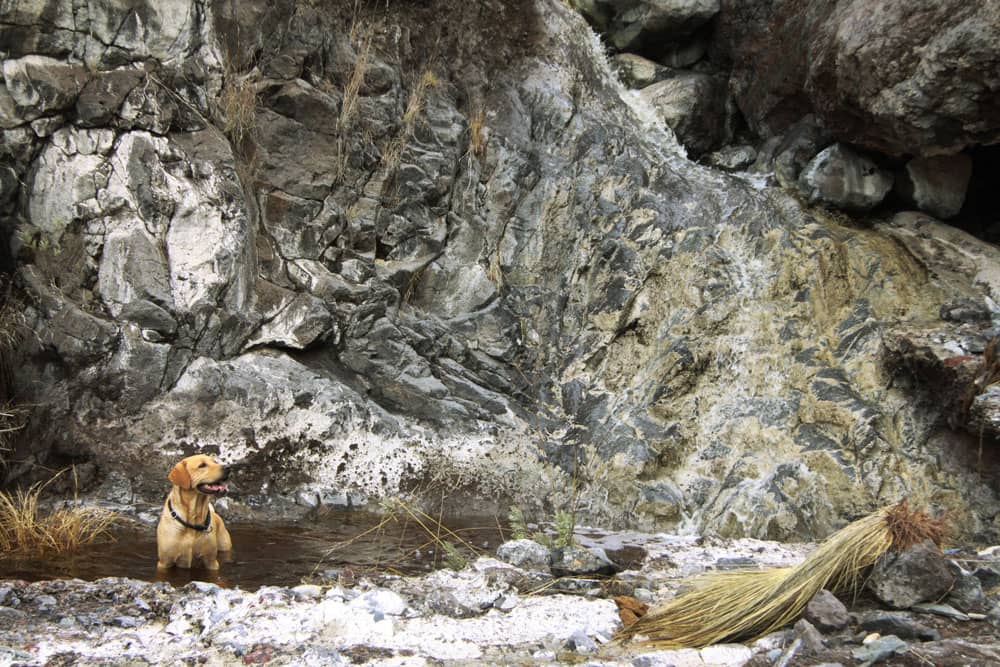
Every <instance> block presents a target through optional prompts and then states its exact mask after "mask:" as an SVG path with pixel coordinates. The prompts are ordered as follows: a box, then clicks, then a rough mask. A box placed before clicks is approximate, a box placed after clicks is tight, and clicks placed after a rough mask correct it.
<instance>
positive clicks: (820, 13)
mask: <svg viewBox="0 0 1000 667" xmlns="http://www.w3.org/2000/svg"><path fill="white" fill-rule="evenodd" d="M998 26H1000V6H998V5H997V3H995V2H972V3H970V2H964V0H940V1H935V2H921V3H912V2H908V1H907V0H887V1H886V2H880V3H878V5H877V7H873V6H872V4H871V3H869V2H864V1H863V0H837V1H836V2H828V1H827V0H815V1H810V2H805V3H802V2H798V1H797V0H779V1H777V2H770V1H768V2H761V1H760V0H735V1H734V2H727V3H724V7H723V9H722V11H721V13H720V15H719V19H718V30H717V33H716V37H717V40H718V42H719V45H718V49H719V51H720V52H722V53H725V54H726V57H727V58H728V59H730V60H731V61H732V65H733V75H732V86H733V90H734V94H735V97H736V100H737V103H738V105H739V107H740V109H741V111H742V112H743V114H744V116H745V117H746V119H747V122H748V123H749V124H750V126H751V127H752V128H753V129H754V130H755V131H756V132H757V133H758V134H760V135H761V136H765V137H766V136H770V135H773V134H780V133H783V132H784V131H785V129H787V128H788V127H789V126H790V125H791V124H792V123H794V122H795V121H797V120H798V119H799V118H801V117H802V116H804V115H806V114H808V113H815V114H816V115H817V116H818V117H819V118H820V119H821V120H822V123H823V125H824V126H825V127H827V128H828V129H829V130H830V131H831V132H833V133H834V134H835V135H836V137H837V139H839V140H841V141H847V142H851V143H855V144H859V145H863V146H866V147H867V148H870V149H874V150H877V151H880V152H882V153H887V154H890V155H940V154H953V153H957V152H959V151H961V150H962V149H964V148H966V147H968V146H973V145H979V144H993V143H996V142H997V141H1000V96H998V95H997V91H998V90H1000V75H998V74H997V72H1000V47H998V46H997V39H996V35H997V29H998Z"/></svg>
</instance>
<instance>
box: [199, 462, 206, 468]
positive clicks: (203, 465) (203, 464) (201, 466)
mask: <svg viewBox="0 0 1000 667" xmlns="http://www.w3.org/2000/svg"><path fill="white" fill-rule="evenodd" d="M207 465H208V464H207V463H204V462H202V464H201V465H200V466H198V467H199V468H204V467H205V466H207Z"/></svg>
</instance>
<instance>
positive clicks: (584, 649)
mask: <svg viewBox="0 0 1000 667" xmlns="http://www.w3.org/2000/svg"><path fill="white" fill-rule="evenodd" d="M565 646H566V649H567V650H569V651H574V652H576V653H583V654H590V653H596V652H597V650H598V648H599V646H598V645H597V642H595V641H594V640H593V639H592V638H591V637H590V635H588V634H587V632H586V631H585V630H574V631H573V633H572V634H571V635H570V636H569V639H567V640H566V644H565Z"/></svg>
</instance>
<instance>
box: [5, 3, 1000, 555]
mask: <svg viewBox="0 0 1000 667" xmlns="http://www.w3.org/2000/svg"><path fill="white" fill-rule="evenodd" d="M598 4H601V3H598ZM604 4H608V3H604ZM640 4H641V5H642V6H643V7H645V6H646V5H649V6H650V7H653V6H654V5H657V3H640ZM694 4H698V3H694ZM700 4H704V5H711V3H700ZM354 5H355V3H329V4H322V5H315V6H314V5H312V4H309V3H293V2H277V3H273V2H271V3H265V2H241V3H224V2H194V1H191V2H185V1H183V0H174V1H172V2H169V3H134V2H121V3H117V2H109V3H104V4H103V5H102V6H101V7H99V8H96V7H89V6H88V7H87V8H82V9H80V8H78V9H77V10H74V11H70V9H69V8H65V9H63V8H62V7H61V6H56V5H52V4H51V3H41V2H38V3H33V2H20V3H16V4H13V5H4V18H3V28H2V30H3V33H2V34H3V40H2V43H3V47H2V48H3V51H4V53H3V56H4V61H3V76H4V79H3V86H2V87H0V126H2V127H3V134H2V141H0V154H2V155H3V159H4V165H5V166H4V169H6V170H7V172H4V173H9V175H10V178H9V179H8V178H6V177H5V179H4V180H2V181H0V182H2V183H3V184H4V193H5V194H4V199H3V206H4V208H3V228H4V230H5V233H6V234H7V235H8V237H9V238H10V239H11V257H10V259H11V261H10V266H9V267H8V268H9V269H10V270H11V272H12V274H13V276H14V280H15V284H16V285H17V286H18V288H19V289H20V290H21V291H22V292H23V294H24V298H25V299H26V302H27V304H28V305H27V307H26V311H25V315H26V325H27V328H28V329H29V330H30V335H28V336H26V337H25V339H24V343H23V345H22V346H21V349H20V352H21V354H22V358H21V361H20V363H19V364H18V365H17V367H16V369H15V371H16V386H17V389H18V399H19V400H21V401H23V402H24V403H27V404H30V405H32V406H34V412H33V415H32V418H31V421H30V424H29V425H28V427H27V428H26V430H25V431H24V437H23V438H21V440H20V441H19V444H18V450H17V451H16V452H14V453H13V454H12V455H11V456H9V457H8V460H9V463H8V466H7V468H6V474H7V477H8V479H14V478H16V477H18V476H25V475H30V474H32V470H33V468H32V465H33V464H45V465H52V464H53V463H54V462H57V461H60V460H67V459H70V460H80V459H87V460H89V461H91V463H92V464H93V465H94V466H95V468H94V469H95V470H96V473H95V476H94V477H93V478H92V479H90V480H86V481H88V482H89V483H90V484H91V486H92V487H93V488H96V489H97V490H98V491H97V492H98V493H102V492H105V491H106V490H107V489H108V487H109V480H111V479H116V480H119V481H121V480H124V484H125V485H126V486H127V487H128V488H127V489H126V490H125V493H124V495H125V496H126V497H132V498H134V499H136V500H141V501H147V500H151V499H154V498H155V497H157V496H158V495H160V494H161V493H162V490H163V479H162V478H163V474H164V472H165V471H166V470H167V469H168V467H169V464H170V463H171V462H172V461H173V459H175V458H178V457H179V456H180V455H181V454H182V453H187V452H189V451H192V450H208V451H218V452H219V453H220V455H221V456H222V457H223V458H225V459H227V460H229V461H239V462H241V463H243V464H245V465H244V468H243V470H242V472H241V473H240V475H239V478H238V487H237V488H238V490H239V494H240V495H239V499H241V500H243V501H244V502H245V503H247V504H250V505H253V506H256V507H259V508H261V509H263V510H266V509H272V510H273V509H275V508H277V507H279V506H280V505H281V501H282V500H289V501H290V500H291V499H293V498H294V497H295V496H296V494H297V493H298V492H300V491H302V490H303V489H308V490H310V491H316V492H317V493H319V494H320V495H322V494H336V493H339V492H343V491H350V492H351V493H353V494H357V497H359V498H361V497H367V498H372V499H375V498H378V497H380V496H383V495H390V494H398V493H411V494H417V495H419V494H422V493H423V494H427V495H429V496H430V497H432V498H433V499H435V501H437V500H439V499H440V498H441V497H447V498H450V499H451V500H452V502H453V504H454V505H456V506H458V507H461V506H462V503H463V502H464V500H463V499H466V498H468V497H469V496H472V497H475V498H476V499H477V502H480V503H487V504H488V503H489V502H492V503H494V504H495V505H496V507H497V509H498V510H504V509H505V508H506V507H507V506H508V505H509V504H511V503H517V504H522V505H524V506H525V507H528V508H531V509H533V510H536V511H539V510H540V511H544V512H551V511H553V510H554V509H558V508H562V507H567V506H570V505H572V506H574V507H575V508H576V509H577V511H578V512H579V516H580V517H583V518H587V519H588V520H593V521H616V522H624V523H628V524H633V525H643V526H647V527H657V529H662V528H665V527H681V526H686V527H692V528H698V529H702V530H712V531H716V532H719V533H722V534H726V535H753V536H759V537H769V538H775V539H799V538H808V537H816V536H820V535H824V534H826V533H827V532H829V531H830V530H831V529H832V528H833V527H835V526H837V525H839V524H840V523H841V522H842V521H843V520H844V519H845V518H847V517H850V516H854V515H857V514H859V513H862V512H864V511H867V510H868V509H871V508H872V507H873V506H876V505H878V504H882V503H885V502H889V501H893V500H897V499H898V498H899V497H901V496H904V495H909V494H918V493H919V494H924V495H925V496H926V497H927V499H928V500H930V501H931V502H933V503H935V504H937V505H939V506H941V507H945V508H948V509H950V510H952V511H954V512H958V513H960V514H961V516H963V517H964V518H966V519H967V521H965V522H964V525H965V527H966V528H967V529H968V530H969V531H970V532H973V533H977V534H981V535H995V534H996V532H997V531H998V530H1000V524H998V523H997V522H998V512H1000V502H998V499H997V496H996V492H995V489H994V488H993V487H992V486H991V483H990V479H991V477H990V475H995V474H996V473H995V470H994V469H993V468H982V467H981V466H980V468H979V469H977V468H976V466H975V465H974V464H973V463H971V462H972V461H973V460H974V459H975V457H976V455H977V454H976V452H977V443H976V440H975V437H974V436H972V435H969V434H965V435H963V433H962V431H961V429H960V428H959V427H960V426H961V424H960V423H959V422H956V421H955V420H954V417H955V415H956V414H957V413H956V412H955V410H956V408H955V405H953V404H951V403H948V402H947V401H941V400H939V398H940V397H938V396H934V395H933V391H931V392H928V391H927V387H926V385H925V384H924V383H923V382H922V381H921V380H920V378H921V377H923V376H922V375H921V374H920V373H919V372H916V370H915V369H916V365H915V364H913V363H910V362H911V361H912V357H911V356H907V355H904V356H902V357H901V356H899V350H901V349H903V347H904V346H902V344H896V343H894V341H898V340H902V339H901V338H900V336H902V337H903V338H905V337H906V336H908V335H909V336H912V335H914V332H916V331H919V332H924V333H927V332H930V333H928V335H931V334H933V335H939V336H940V337H941V338H942V340H943V341H944V342H943V343H942V344H943V345H944V346H945V347H947V348H948V349H951V350H953V351H954V352H955V354H956V355H965V356H966V357H968V359H969V360H970V363H973V362H975V359H976V358H977V355H980V354H981V352H982V351H983V350H984V349H986V340H987V338H988V337H989V336H990V335H991V334H990V332H989V326H990V324H991V323H992V319H993V318H994V317H995V301H996V300H997V299H998V298H1000V295H998V294H997V289H998V288H1000V286H998V285H997V283H996V277H995V275H994V271H995V266H996V251H995V248H993V247H992V246H989V245H987V244H984V243H982V242H980V241H978V240H976V239H975V238H973V237H971V236H968V235H963V234H962V233H961V232H958V231H957V230H953V229H950V228H949V231H947V233H945V232H943V231H941V230H940V229H939V228H938V227H937V226H936V224H937V223H934V222H933V221H930V222H928V221H927V220H925V219H924V218H921V217H919V216H918V217H912V216H911V217H905V216H904V217H902V218H894V219H892V220H890V221H886V222H884V223H882V224H880V225H876V226H874V227H873V228H861V227H858V226H857V225H855V224H853V223H852V222H850V221H849V220H845V219H843V218H840V217H837V216H830V215H827V214H825V213H823V212H822V211H821V210H812V209H809V208H807V207H805V206H804V205H803V202H802V201H801V200H800V199H798V198H797V197H796V196H793V195H791V194H789V193H787V192H784V191H782V190H780V189H777V188H771V187H762V186H761V184H760V182H759V181H758V180H756V179H754V178H753V177H748V176H746V177H741V176H733V175H729V174H726V173H723V172H720V171H716V170H713V169H710V168H708V167H706V166H702V165H699V164H696V163H694V162H692V161H690V160H688V159H687V158H686V157H685V151H684V150H683V149H682V148H681V147H680V145H679V144H678V143H677V140H676V139H675V131H674V130H675V129H676V128H674V129H671V127H669V126H668V125H666V124H665V123H664V122H663V120H662V117H661V116H660V115H658V113H657V111H656V108H655V106H659V103H658V102H657V101H656V100H654V99H649V97H648V96H637V95H635V94H633V93H631V92H629V91H626V90H625V89H624V88H622V86H621V85H620V84H619V82H618V81H617V79H616V76H615V74H614V73H613V72H612V69H611V67H610V66H609V65H608V63H607V61H606V60H605V56H604V53H603V51H602V49H601V48H600V45H599V43H598V41H597V40H596V39H595V37H594V35H593V33H592V32H591V30H590V28H589V27H588V26H587V24H586V23H585V22H584V21H583V19H582V18H581V17H580V16H579V15H577V14H576V13H574V12H573V11H571V10H570V9H569V8H567V7H566V6H564V5H563V3H560V2H555V1H551V2H550V1H548V0H544V1H539V2H529V1H527V0H525V1H524V2H518V3H509V2H499V1H496V2H493V1H488V2H483V3H476V4H474V5H473V4H469V3H459V2H452V1H451V0H434V1H432V2H427V3H388V4H385V3H375V6H373V7H371V8H367V9H357V8H355V6H354ZM699 6H700V5H699ZM651 11H652V10H651ZM657 11H659V10H657ZM712 11H714V10H712ZM648 16H659V14H655V13H650V14H649V15H648ZM650 20H652V19H650ZM705 20H707V19H705ZM497 25H503V26H505V29H504V30H503V31H501V32H499V33H498V32H497V30H496V26H497ZM698 25H699V26H702V25H703V24H698ZM701 29H703V28H701V27H690V28H684V29H678V30H680V32H679V33H678V34H679V35H684V39H687V38H688V36H692V35H695V34H696V33H698V31H699V30H701ZM685 31H686V32H685ZM636 34H637V35H639V36H640V37H636V39H640V38H641V35H642V34H643V33H642V32H641V31H640V32H638V33H636ZM692 39H693V37H692ZM654 76H655V74H654ZM692 81H693V80H692ZM709 84H711V82H707V84H706V85H709ZM698 85H701V84H700V83H699V84H698ZM712 85H714V84H712ZM684 113H687V114H690V113H692V112H691V111H687V112H684V111H683V110H682V111H681V114H682V115H683V114H684ZM713 127H715V129H714V130H713V131H716V132H720V133H724V132H725V129H724V124H723V125H722V126H713ZM720 128H721V129H720ZM711 145H713V144H710V143H708V144H705V149H706V150H707V148H708V147H710V146H711ZM949 145H950V144H949ZM794 177H796V178H797V174H795V175H794ZM956 235H957V236H956ZM955 303H971V304H973V309H975V308H979V310H980V311H981V312H982V313H985V318H984V319H982V320H978V321H977V322H976V323H975V324H968V323H967V324H968V326H965V329H963V332H964V334H963V336H962V337H960V336H958V335H957V334H956V326H957V323H955V322H953V321H949V320H946V319H943V316H942V313H943V312H945V311H944V310H943V308H944V307H945V306H947V305H948V304H955ZM948 312H951V311H948ZM907 349H912V348H907ZM948 364H949V362H947V360H945V361H943V362H942V367H943V368H948V369H951V368H953V366H949V365H948ZM917 370H919V369H917ZM959 386H962V385H961V384H959ZM987 463H989V462H987ZM990 465H992V464H990ZM102 484H103V486H102ZM102 489H104V491H102ZM116 494H117V496H121V495H122V493H121V489H117V488H116ZM970 501H971V502H970ZM483 506H484V507H485V506H486V505H483Z"/></svg>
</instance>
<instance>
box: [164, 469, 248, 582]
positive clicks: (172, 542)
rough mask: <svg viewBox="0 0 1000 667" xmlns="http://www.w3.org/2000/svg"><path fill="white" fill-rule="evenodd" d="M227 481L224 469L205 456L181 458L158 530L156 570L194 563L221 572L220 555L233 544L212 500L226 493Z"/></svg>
mask: <svg viewBox="0 0 1000 667" xmlns="http://www.w3.org/2000/svg"><path fill="white" fill-rule="evenodd" d="M228 478H229V470H227V469H226V467H225V466H223V465H221V464H220V463H219V462H218V461H216V460H215V459H213V458H212V457H211V456H205V455H203V454H198V455H196V456H189V457H188V458H186V459H182V460H180V461H178V462H177V465H175V466H174V467H173V468H172V469H171V470H170V474H169V475H167V479H168V480H170V482H171V483H172V484H173V485H174V487H173V488H172V489H171V490H170V494H169V495H168V496H167V500H166V502H164V503H163V512H162V513H161V514H160V523H159V524H158V525H157V527H156V551H157V562H156V569H157V570H161V571H162V570H168V569H170V568H171V567H174V566H176V567H182V568H190V567H191V563H192V561H195V560H200V561H201V562H202V564H203V565H204V566H205V568H206V569H208V570H218V569H219V552H220V551H223V552H224V551H230V550H232V548H233V541H232V539H231V538H230V537H229V531H228V530H226V525H225V524H224V523H223V522H222V517H220V516H219V515H218V514H216V513H215V510H214V509H213V508H212V503H211V502H209V498H210V497H211V496H217V495H219V494H222V493H225V492H226V490H227V487H226V484H225V482H226V480H227V479H228Z"/></svg>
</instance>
